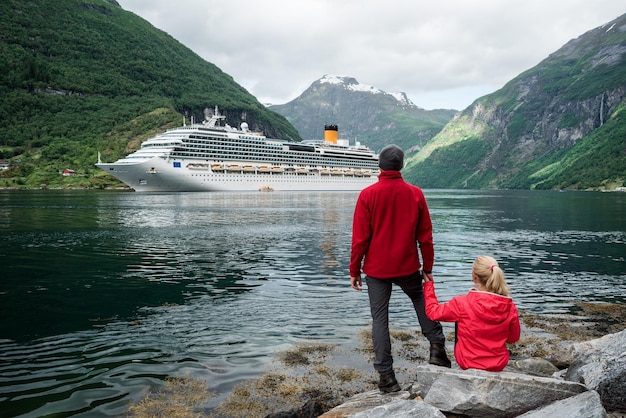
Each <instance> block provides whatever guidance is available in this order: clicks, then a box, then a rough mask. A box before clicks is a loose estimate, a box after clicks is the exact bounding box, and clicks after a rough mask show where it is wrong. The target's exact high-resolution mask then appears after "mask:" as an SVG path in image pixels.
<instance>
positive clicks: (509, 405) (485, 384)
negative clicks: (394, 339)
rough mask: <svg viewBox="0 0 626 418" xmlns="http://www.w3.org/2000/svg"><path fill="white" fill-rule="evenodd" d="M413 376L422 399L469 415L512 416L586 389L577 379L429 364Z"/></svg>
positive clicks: (440, 408)
mask: <svg viewBox="0 0 626 418" xmlns="http://www.w3.org/2000/svg"><path fill="white" fill-rule="evenodd" d="M417 376H418V380H417V382H416V383H415V385H417V386H418V387H419V389H418V390H419V393H421V394H422V397H423V398H424V402H426V403H428V404H430V405H432V406H434V407H436V408H437V409H439V410H441V411H443V412H448V413H453V414H463V415H469V416H472V417H510V416H516V415H520V414H523V413H525V412H527V411H530V410H533V409H536V408H538V407H540V406H543V405H546V404H550V403H552V402H554V401H558V400H561V399H565V398H568V397H571V396H575V395H578V394H580V393H582V392H585V391H586V390H587V388H586V387H585V386H584V385H581V384H579V383H575V382H567V381H563V380H560V379H554V378H548V377H538V376H529V375H524V374H519V373H510V372H499V373H493V372H486V371H483V370H474V369H470V370H454V369H453V370H451V369H446V368H442V367H436V366H430V365H428V366H418V367H417ZM413 389H414V390H415V389H416V388H413Z"/></svg>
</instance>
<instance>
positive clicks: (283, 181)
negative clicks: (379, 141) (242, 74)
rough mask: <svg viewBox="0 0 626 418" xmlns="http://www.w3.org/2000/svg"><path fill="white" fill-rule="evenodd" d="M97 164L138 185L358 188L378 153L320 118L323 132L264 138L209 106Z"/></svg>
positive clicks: (369, 178) (371, 175)
mask: <svg viewBox="0 0 626 418" xmlns="http://www.w3.org/2000/svg"><path fill="white" fill-rule="evenodd" d="M96 166H97V167H98V168H100V169H102V170H104V171H105V172H107V173H109V174H111V175H112V176H114V177H116V178H117V179H119V180H120V181H122V182H124V183H125V184H127V185H128V186H129V187H130V188H132V189H134V190H135V191H138V192H195V191H206V192H208V191H273V190H276V191H283V190H291V191H327V190H328V191H358V190H361V189H363V188H364V187H366V186H368V185H370V184H372V183H374V182H376V180H377V179H378V173H379V169H378V155H376V154H375V153H374V152H373V151H372V150H371V149H369V148H367V147H365V146H363V145H360V144H358V143H356V144H355V145H353V146H351V145H349V144H348V141H346V140H341V139H339V131H338V128H337V126H336V125H326V126H325V129H324V139H323V140H309V141H302V142H293V141H285V140H277V139H271V138H266V137H265V136H264V135H262V134H261V133H257V132H251V131H250V130H249V129H248V125H247V124H246V123H245V122H244V123H242V124H241V126H240V127H239V128H234V127H231V126H229V125H228V124H226V121H225V116H223V115H221V114H220V113H219V111H218V109H217V107H216V108H215V110H214V112H212V114H210V115H208V117H207V118H206V119H205V121H203V122H202V123H193V121H192V123H191V125H190V126H182V127H179V128H175V129H170V130H168V131H166V132H164V133H162V134H160V135H157V136H155V137H153V138H150V139H148V140H146V141H145V142H143V143H142V144H141V148H140V149H139V150H138V151H135V152H133V153H132V154H129V155H128V156H126V157H124V158H122V159H120V160H118V161H116V162H114V163H103V162H102V161H101V159H100V155H98V163H97V164H96Z"/></svg>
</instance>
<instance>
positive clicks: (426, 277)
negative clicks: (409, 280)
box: [422, 272, 434, 282]
mask: <svg viewBox="0 0 626 418" xmlns="http://www.w3.org/2000/svg"><path fill="white" fill-rule="evenodd" d="M422 277H423V279H424V282H432V281H433V280H434V279H433V274H432V273H424V272H422Z"/></svg>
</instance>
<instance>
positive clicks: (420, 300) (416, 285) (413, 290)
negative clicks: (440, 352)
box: [365, 271, 446, 374]
mask: <svg viewBox="0 0 626 418" xmlns="http://www.w3.org/2000/svg"><path fill="white" fill-rule="evenodd" d="M365 280H366V282H367V294H368V295H369V298H370V310H371V312H372V340H373V343H374V354H375V356H376V357H375V359H374V369H375V370H376V371H377V372H379V373H381V374H384V373H390V372H392V371H393V357H392V355H391V339H390V337H389V299H390V298H391V290H392V287H393V285H394V284H396V285H398V286H400V288H401V289H402V291H403V292H404V293H405V294H406V295H407V296H408V297H409V298H410V299H411V302H413V307H414V308H415V313H416V314H417V320H418V321H419V324H420V327H421V329H422V334H424V336H425V337H426V338H427V339H428V341H430V343H431V344H445V342H446V338H445V336H444V335H443V329H442V328H441V324H440V323H439V322H435V321H431V320H430V319H429V318H428V317H427V316H426V310H425V308H424V289H423V287H422V275H421V272H420V271H418V272H416V273H415V274H412V275H410V276H406V277H397V278H393V279H376V278H374V277H370V276H365Z"/></svg>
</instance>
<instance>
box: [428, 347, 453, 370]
mask: <svg viewBox="0 0 626 418" xmlns="http://www.w3.org/2000/svg"><path fill="white" fill-rule="evenodd" d="M428 362H429V363H430V364H434V365H435V366H442V367H447V368H451V367H452V363H451V362H450V360H449V359H448V355H447V354H446V346H445V345H443V344H437V343H434V344H431V345H430V359H429V360H428Z"/></svg>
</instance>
